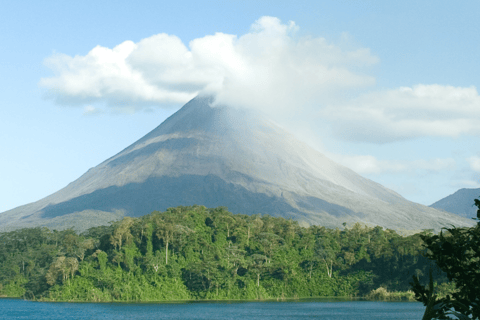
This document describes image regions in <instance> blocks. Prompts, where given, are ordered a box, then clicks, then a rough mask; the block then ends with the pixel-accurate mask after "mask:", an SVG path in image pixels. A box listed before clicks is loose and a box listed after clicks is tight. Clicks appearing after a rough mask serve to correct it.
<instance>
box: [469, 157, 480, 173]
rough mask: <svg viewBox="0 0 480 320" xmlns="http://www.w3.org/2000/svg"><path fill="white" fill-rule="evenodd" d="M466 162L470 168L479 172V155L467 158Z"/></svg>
mask: <svg viewBox="0 0 480 320" xmlns="http://www.w3.org/2000/svg"><path fill="white" fill-rule="evenodd" d="M467 162H468V164H469V165H470V169H472V170H473V171H476V172H480V157H477V156H471V157H469V158H467Z"/></svg>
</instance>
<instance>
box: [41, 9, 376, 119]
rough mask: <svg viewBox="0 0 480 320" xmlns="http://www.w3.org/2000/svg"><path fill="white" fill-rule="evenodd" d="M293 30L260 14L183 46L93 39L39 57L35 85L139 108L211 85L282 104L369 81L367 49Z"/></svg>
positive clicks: (239, 96)
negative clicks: (245, 25)
mask: <svg viewBox="0 0 480 320" xmlns="http://www.w3.org/2000/svg"><path fill="white" fill-rule="evenodd" d="M297 30H298V27H297V26H296V25H295V23H294V22H289V23H288V24H282V23H281V21H280V20H279V19H277V18H274V17H262V18H260V19H259V20H257V21H256V22H255V23H254V24H253V25H252V27H251V30H250V32H249V33H247V34H245V35H241V36H237V35H229V34H224V33H215V34H214V35H208V36H205V37H203V38H198V39H194V40H192V41H190V43H189V44H188V46H187V45H185V44H184V43H183V42H182V40H180V39H179V38H178V37H176V36H174V35H167V34H163V33H162V34H157V35H154V36H151V37H149V38H145V39H143V40H141V41H140V42H138V43H134V42H132V41H125V42H123V43H121V44H119V45H117V46H116V47H114V48H113V49H110V48H106V47H102V46H97V47H95V48H93V49H92V50H91V51H90V52H88V54H86V55H85V56H74V57H71V56H68V55H65V54H55V55H53V56H51V57H49V58H47V59H46V60H45V64H46V65H47V66H48V67H49V68H51V69H52V70H53V72H54V76H52V77H48V78H42V79H41V81H40V85H41V86H42V87H44V88H46V89H47V92H48V96H50V97H51V98H53V99H55V100H56V101H57V102H58V103H59V104H63V105H85V104H91V103H95V102H104V103H106V104H107V105H109V106H113V107H116V108H122V107H125V106H130V107H131V106H133V107H135V108H137V109H138V108H143V107H146V106H151V105H159V106H168V105H169V104H172V103H177V104H178V103H184V102H186V101H188V100H189V99H191V98H192V97H194V96H195V95H196V94H198V93H199V92H200V91H213V92H216V93H218V102H220V103H229V104H233V105H248V106H250V107H254V108H260V109H262V110H264V111H274V112H281V111H287V110H291V109H292V108H295V109H301V108H303V107H305V106H307V105H311V104H312V101H317V102H318V101H320V102H321V101H327V100H328V98H329V97H330V98H333V97H334V93H335V92H338V90H343V89H346V88H358V87H365V86H370V85H373V84H374V83H375V79H374V78H373V77H371V76H368V75H365V74H363V73H361V72H360V71H361V70H362V68H363V67H368V66H370V65H372V64H375V63H376V62H377V61H378V59H377V57H375V56H373V55H372V54H371V53H370V51H369V49H366V48H360V49H355V50H342V48H340V47H339V46H336V45H334V44H331V43H328V42H327V41H326V40H325V39H324V38H318V37H317V38H315V37H297V36H296V33H297ZM353 70H355V71H353ZM359 70H360V71H359Z"/></svg>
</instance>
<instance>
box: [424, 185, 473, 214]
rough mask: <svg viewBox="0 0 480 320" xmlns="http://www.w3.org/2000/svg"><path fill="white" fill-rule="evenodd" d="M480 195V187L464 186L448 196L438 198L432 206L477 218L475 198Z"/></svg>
mask: <svg viewBox="0 0 480 320" xmlns="http://www.w3.org/2000/svg"><path fill="white" fill-rule="evenodd" d="M479 195H480V188H477V189H467V188H463V189H460V190H458V191H456V192H455V193H454V194H451V195H449V196H448V197H445V198H443V199H441V200H438V201H437V202H435V203H434V204H432V205H430V207H432V208H435V209H440V210H445V211H448V212H452V213H455V214H457V215H459V216H461V217H465V218H475V217H476V216H477V207H475V204H474V202H473V199H475V198H478V196H479Z"/></svg>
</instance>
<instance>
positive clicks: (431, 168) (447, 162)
mask: <svg viewBox="0 0 480 320" xmlns="http://www.w3.org/2000/svg"><path fill="white" fill-rule="evenodd" d="M328 156H329V157H330V158H331V159H333V160H335V161H337V162H339V163H341V164H343V165H344V166H346V167H348V168H350V169H352V170H353V171H355V172H357V173H359V174H383V173H418V172H419V171H425V172H440V171H444V170H452V169H454V168H455V160H454V159H451V158H446V159H440V158H436V159H429V160H424V159H420V160H379V159H377V158H376V157H374V156H371V155H339V154H329V155H328Z"/></svg>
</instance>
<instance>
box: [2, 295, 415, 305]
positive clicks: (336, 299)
mask: <svg viewBox="0 0 480 320" xmlns="http://www.w3.org/2000/svg"><path fill="white" fill-rule="evenodd" d="M0 299H19V300H25V301H32V302H53V303H56V302H58V303H121V304H149V303H151V304H161V303H172V304H181V303H185V304H186V303H246V302H316V301H323V302H348V301H365V302H417V301H416V300H406V299H401V298H399V299H371V298H367V297H366V296H363V297H339V296H329V297H324V296H322V297H305V298H271V299H218V300H217V299H187V300H157V301H153V300H152V301H144V300H135V301H116V300H111V301H84V300H52V299H44V298H40V299H34V300H29V299H25V298H22V297H8V296H0Z"/></svg>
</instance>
